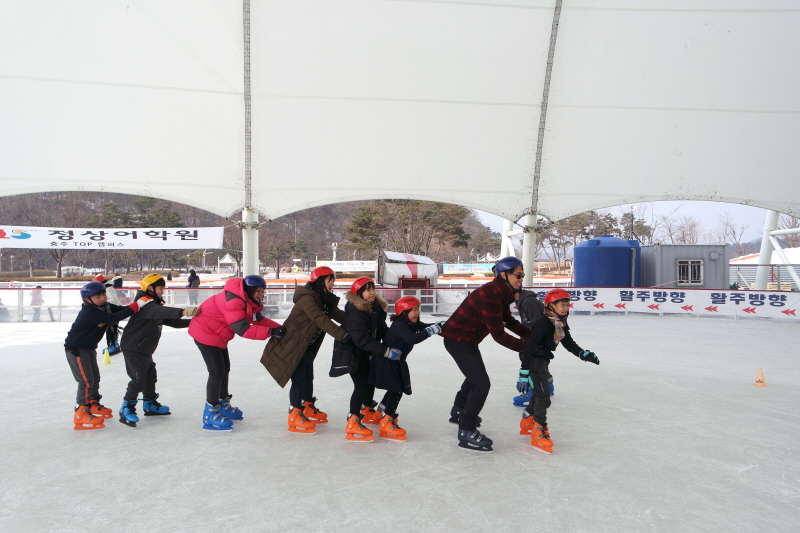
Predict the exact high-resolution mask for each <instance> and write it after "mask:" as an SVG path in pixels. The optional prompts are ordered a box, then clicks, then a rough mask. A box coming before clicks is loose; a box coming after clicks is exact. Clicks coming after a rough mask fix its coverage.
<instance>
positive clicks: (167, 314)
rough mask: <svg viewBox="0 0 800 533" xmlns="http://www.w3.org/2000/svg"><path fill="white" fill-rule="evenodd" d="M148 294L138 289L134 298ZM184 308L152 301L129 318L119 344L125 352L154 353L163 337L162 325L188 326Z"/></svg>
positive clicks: (188, 322) (173, 326)
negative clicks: (184, 317)
mask: <svg viewBox="0 0 800 533" xmlns="http://www.w3.org/2000/svg"><path fill="white" fill-rule="evenodd" d="M144 296H148V294H147V293H146V292H144V291H136V297H135V298H134V300H138V299H139V298H142V297H144ZM182 316H183V309H181V308H179V307H167V306H164V305H159V304H158V303H156V302H150V303H149V304H147V305H145V306H144V307H142V309H141V310H140V311H139V312H138V313H136V314H135V315H133V316H132V317H131V319H130V320H128V325H126V326H125V330H124V331H123V334H122V339H121V340H120V343H119V346H120V348H121V349H122V351H123V352H137V353H143V354H147V355H153V353H154V352H155V351H156V348H158V341H159V340H160V339H161V326H162V325H163V326H169V327H172V328H188V327H189V324H190V321H189V320H183V319H181V317H182Z"/></svg>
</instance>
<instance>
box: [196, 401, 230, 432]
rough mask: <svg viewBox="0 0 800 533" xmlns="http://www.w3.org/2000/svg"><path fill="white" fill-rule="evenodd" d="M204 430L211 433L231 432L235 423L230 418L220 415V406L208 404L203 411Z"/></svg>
mask: <svg viewBox="0 0 800 533" xmlns="http://www.w3.org/2000/svg"><path fill="white" fill-rule="evenodd" d="M203 429H207V430H209V431H230V430H232V429H233V422H232V421H231V419H230V418H227V417H224V416H222V415H221V414H219V405H211V404H209V403H208V402H206V406H205V409H204V410H203Z"/></svg>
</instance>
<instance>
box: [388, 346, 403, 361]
mask: <svg viewBox="0 0 800 533" xmlns="http://www.w3.org/2000/svg"><path fill="white" fill-rule="evenodd" d="M401 355H403V352H401V351H400V350H398V349H397V348H386V351H385V352H383V356H384V357H386V358H387V359H391V360H392V361H395V360H397V359H399V358H400V356H401Z"/></svg>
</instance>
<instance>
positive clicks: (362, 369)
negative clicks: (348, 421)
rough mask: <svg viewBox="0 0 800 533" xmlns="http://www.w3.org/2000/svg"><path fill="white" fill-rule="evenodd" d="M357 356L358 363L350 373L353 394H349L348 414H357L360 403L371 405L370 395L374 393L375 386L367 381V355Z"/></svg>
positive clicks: (359, 409)
mask: <svg viewBox="0 0 800 533" xmlns="http://www.w3.org/2000/svg"><path fill="white" fill-rule="evenodd" d="M356 357H358V365H357V366H356V369H355V371H354V372H351V373H350V378H351V379H352V380H353V395H352V396H350V414H351V415H358V414H359V413H360V412H361V406H362V405H372V397H373V396H374V395H375V386H374V385H370V384H369V383H367V379H368V378H369V356H367V357H364V356H361V355H358V356H356Z"/></svg>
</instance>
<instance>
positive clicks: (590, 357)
mask: <svg viewBox="0 0 800 533" xmlns="http://www.w3.org/2000/svg"><path fill="white" fill-rule="evenodd" d="M580 358H581V361H586V362H587V363H594V364H596V365H599V364H600V359H598V358H597V356H596V355H595V354H594V352H590V351H589V350H584V351H582V352H581V354H580Z"/></svg>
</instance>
